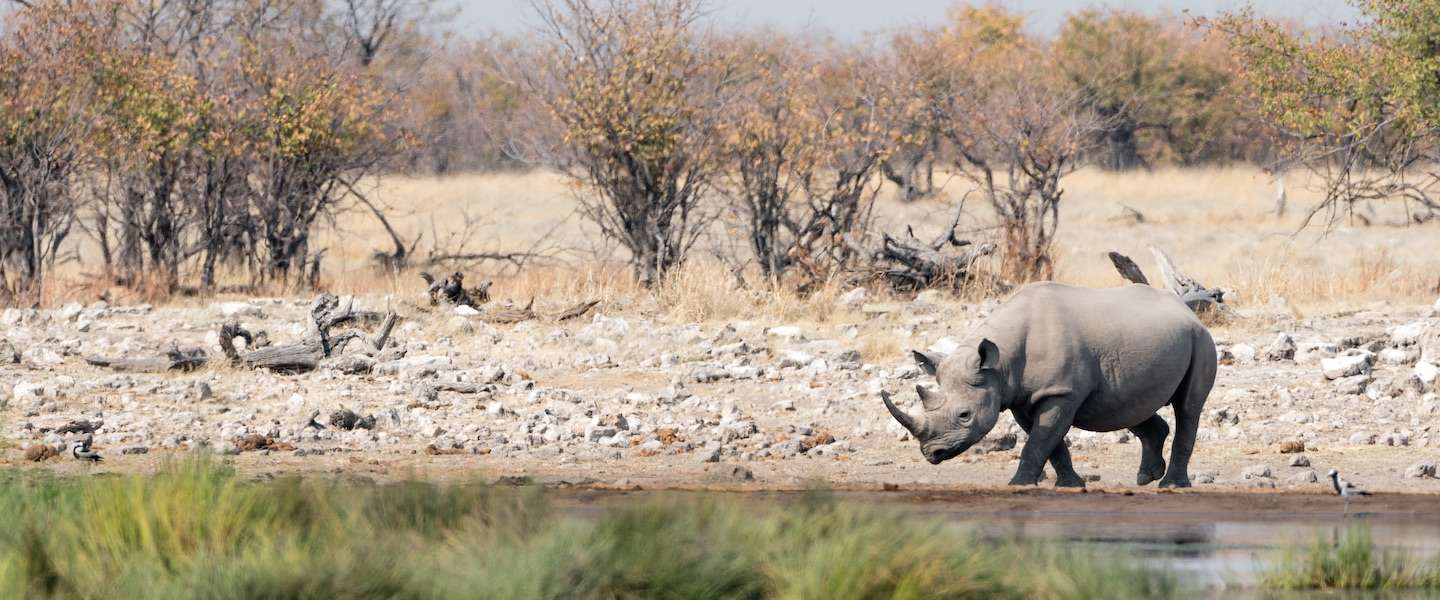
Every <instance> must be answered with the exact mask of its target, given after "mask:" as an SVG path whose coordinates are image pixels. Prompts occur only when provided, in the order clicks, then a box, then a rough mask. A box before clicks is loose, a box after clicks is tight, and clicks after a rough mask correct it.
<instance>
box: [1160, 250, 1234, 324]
mask: <svg viewBox="0 0 1440 600" xmlns="http://www.w3.org/2000/svg"><path fill="white" fill-rule="evenodd" d="M1150 254H1152V255H1154V256H1155V262H1156V263H1159V265H1160V279H1161V280H1162V281H1163V282H1164V283H1165V287H1166V288H1168V289H1169V290H1170V291H1172V292H1175V295H1176V296H1179V297H1180V299H1181V300H1183V301H1184V302H1185V305H1186V306H1189V307H1190V310H1193V311H1195V312H1197V313H1199V312H1204V311H1206V310H1210V309H1211V308H1214V307H1216V306H1218V305H1219V304H1221V303H1223V302H1224V301H1225V290H1222V289H1220V288H1207V287H1205V286H1204V285H1202V284H1201V283H1200V282H1199V281H1196V280H1194V279H1191V278H1190V277H1186V276H1185V274H1184V273H1181V272H1180V270H1179V269H1177V268H1175V263H1174V261H1172V260H1170V255H1168V254H1165V251H1164V250H1161V249H1159V248H1157V247H1155V246H1151V247H1150Z"/></svg>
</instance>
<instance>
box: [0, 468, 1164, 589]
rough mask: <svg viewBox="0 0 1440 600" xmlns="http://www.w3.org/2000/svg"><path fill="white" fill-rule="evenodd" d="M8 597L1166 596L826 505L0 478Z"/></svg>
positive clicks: (494, 490) (1106, 567)
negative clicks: (566, 506) (579, 507)
mask: <svg viewBox="0 0 1440 600" xmlns="http://www.w3.org/2000/svg"><path fill="white" fill-rule="evenodd" d="M0 514H3V515H6V517H7V519H8V523H7V524H6V525H5V526H3V527H0V597H6V598H11V597H13V598H101V597H103V598H107V599H112V598H456V597H464V598H797V599H798V598H837V599H845V598H1120V599H1123V598H1164V597H1171V596H1174V595H1176V594H1177V588H1176V585H1175V583H1174V582H1173V580H1171V579H1170V578H1169V577H1167V576H1165V575H1163V574H1161V573H1158V572H1155V571H1150V570H1146V569H1142V568H1140V567H1137V566H1135V565H1134V564H1133V563H1130V562H1127V561H1126V560H1125V559H1124V558H1117V557H1113V556H1103V555H1100V554H1098V553H1089V552H1083V551H1079V550H1071V551H1063V552H1062V551H1056V550H1054V549H1046V548H1042V547H1039V546H1033V545H1025V544H1019V543H995V542H986V541H982V540H977V539H975V538H973V537H972V536H969V535H966V534H963V533H960V532H956V531H954V530H952V529H949V528H946V527H944V526H943V524H942V523H940V522H932V521H925V520H921V519H915V518H913V517H903V516H900V515H896V514H893V513H890V512H886V511H883V510H877V509H875V508H863V507H857V506H854V505H847V504H844V503H840V502H836V501H833V500H830V499H826V498H824V497H819V496H817V497H816V498H814V499H811V500H808V501H806V502H799V503H793V504H790V505H787V506H785V507H783V508H781V507H757V506H755V505H754V504H753V503H744V502H741V501H736V500H734V499H724V498H703V499H694V498H689V499H682V498H671V499H661V500H650V501H639V502H636V503H635V504H633V505H631V506H627V507H624V508H619V509H614V510H610V511H606V512H602V513H599V514H598V515H596V516H591V517H579V516H574V515H567V514H564V513H559V512H557V511H554V510H553V509H551V507H549V506H548V505H547V503H546V500H545V496H544V493H543V492H542V491H540V490H539V489H536V488H510V487H495V486H486V485H452V486H440V485H433V484H428V483H418V482H407V483H398V484H371V483H358V482H345V481H339V480H325V479H298V478H295V479H281V480H276V481H269V482H254V481H247V480H245V479H243V478H240V477H237V476H236V475H235V474H234V473H233V472H232V471H230V470H229V469H227V468H225V467H224V466H221V465H217V464H214V463H210V462H205V461H195V462H185V463H180V464H176V465H172V466H170V467H168V468H166V469H165V470H164V471H163V472H162V473H160V474H158V475H154V476H149V477H139V476H135V477H110V476H106V477H89V478H58V477H51V476H44V475H33V474H21V473H16V472H12V473H9V474H0Z"/></svg>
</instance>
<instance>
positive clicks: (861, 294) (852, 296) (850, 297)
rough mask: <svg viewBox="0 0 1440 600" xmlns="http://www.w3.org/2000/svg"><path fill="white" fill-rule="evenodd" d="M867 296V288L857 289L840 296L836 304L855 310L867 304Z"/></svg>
mask: <svg viewBox="0 0 1440 600" xmlns="http://www.w3.org/2000/svg"><path fill="white" fill-rule="evenodd" d="M865 296H866V291H865V288H863V287H857V288H855V289H852V290H850V291H848V292H845V293H843V294H840V296H839V297H838V298H836V299H835V304H837V305H840V306H844V307H846V308H855V307H857V306H860V305H862V304H865Z"/></svg>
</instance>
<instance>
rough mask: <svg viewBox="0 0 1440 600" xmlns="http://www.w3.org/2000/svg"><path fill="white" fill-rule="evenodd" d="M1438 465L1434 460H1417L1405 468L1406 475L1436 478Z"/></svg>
mask: <svg viewBox="0 0 1440 600" xmlns="http://www.w3.org/2000/svg"><path fill="white" fill-rule="evenodd" d="M1435 476H1436V467H1435V463H1434V462H1433V461H1428V460H1427V461H1421V462H1417V463H1415V464H1413V465H1410V466H1409V467H1406V468H1405V477H1408V478H1410V479H1434V478H1435Z"/></svg>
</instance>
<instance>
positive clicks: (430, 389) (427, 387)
mask: <svg viewBox="0 0 1440 600" xmlns="http://www.w3.org/2000/svg"><path fill="white" fill-rule="evenodd" d="M494 391H495V386H494V385H492V384H489V383H473V382H458V381H420V382H419V383H416V384H415V395H416V396H417V397H419V398H421V399H423V400H424V401H426V402H435V401H438V400H439V399H440V392H455V393H457V394H479V393H481V392H494Z"/></svg>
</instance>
